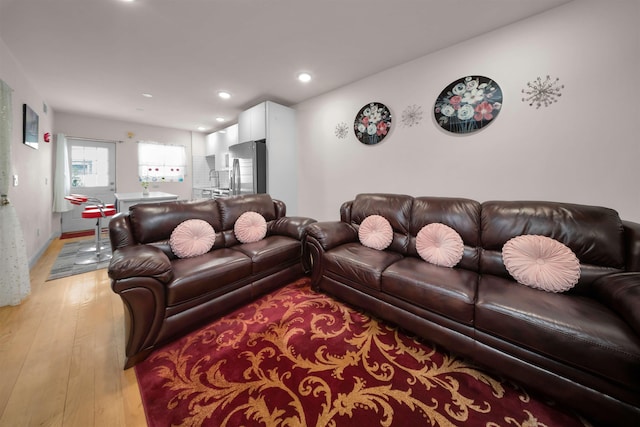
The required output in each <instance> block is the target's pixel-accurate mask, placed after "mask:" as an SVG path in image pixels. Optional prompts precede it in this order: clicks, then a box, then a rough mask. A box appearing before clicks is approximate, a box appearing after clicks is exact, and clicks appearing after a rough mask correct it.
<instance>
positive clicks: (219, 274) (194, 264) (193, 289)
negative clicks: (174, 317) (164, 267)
mask: <svg viewBox="0 0 640 427" xmlns="http://www.w3.org/2000/svg"><path fill="white" fill-rule="evenodd" d="M171 264H172V266H173V280H172V281H171V282H170V283H169V284H168V285H167V306H169V307H171V306H173V305H177V304H181V303H183V302H186V301H189V300H191V299H193V298H198V297H201V296H203V295H206V294H208V293H211V292H215V291H218V290H220V291H221V292H222V291H223V290H224V288H225V287H226V286H227V285H230V284H231V283H233V282H236V281H238V280H241V279H244V278H246V277H247V276H250V275H251V259H249V257H248V256H246V255H245V254H243V253H241V252H238V251H234V250H232V249H216V250H214V251H211V252H208V253H206V254H204V255H200V256H197V257H195V258H183V259H176V260H173V261H172V263H171Z"/></svg>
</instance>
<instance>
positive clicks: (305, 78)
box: [298, 73, 311, 83]
mask: <svg viewBox="0 0 640 427" xmlns="http://www.w3.org/2000/svg"><path fill="white" fill-rule="evenodd" d="M298 80H300V81H301V82H303V83H307V82H310V81H311V74H309V73H300V74H298Z"/></svg>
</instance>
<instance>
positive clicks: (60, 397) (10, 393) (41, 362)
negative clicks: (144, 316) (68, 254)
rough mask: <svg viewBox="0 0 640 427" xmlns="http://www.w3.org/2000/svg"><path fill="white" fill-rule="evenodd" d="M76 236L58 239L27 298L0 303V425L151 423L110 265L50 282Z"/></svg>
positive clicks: (35, 270)
mask: <svg viewBox="0 0 640 427" xmlns="http://www.w3.org/2000/svg"><path fill="white" fill-rule="evenodd" d="M75 240H78V239H75ZM70 241H73V240H71V239H70V240H63V241H61V240H55V241H53V242H52V244H51V245H50V247H49V248H48V249H47V251H46V252H45V253H44V255H43V256H42V257H41V259H40V260H39V261H38V263H37V265H35V266H34V268H33V269H32V270H31V295H30V296H29V297H28V298H27V299H26V300H25V301H24V302H23V303H22V304H21V305H19V306H17V307H2V308H0V426H7V427H9V426H11V427H13V426H73V427H76V426H82V427H86V426H110V427H112V426H146V421H145V416H144V410H143V408H142V402H141V400H140V392H139V389H138V383H137V381H136V376H135V373H134V370H133V369H129V370H127V371H124V370H123V369H122V367H123V365H124V312H123V307H122V302H121V301H120V297H119V296H118V295H116V294H115V293H113V291H111V287H110V283H109V279H108V277H107V272H106V269H104V270H98V271H96V272H91V273H85V274H81V275H76V276H71V277H67V278H63V279H58V280H54V281H51V282H45V280H46V279H47V276H48V274H49V270H50V268H51V266H52V265H53V263H54V261H55V259H56V256H57V254H58V252H59V251H60V249H61V248H62V245H63V243H65V242H70ZM0 274H2V273H1V272H0Z"/></svg>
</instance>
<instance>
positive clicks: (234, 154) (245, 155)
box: [229, 139, 267, 196]
mask: <svg viewBox="0 0 640 427" xmlns="http://www.w3.org/2000/svg"><path fill="white" fill-rule="evenodd" d="M229 161H230V162H231V163H230V164H231V173H230V177H229V194H230V195H231V196H235V195H240V194H256V193H266V192H267V144H266V140H264V139H262V140H259V141H249V142H242V143H240V144H235V145H232V146H230V147H229Z"/></svg>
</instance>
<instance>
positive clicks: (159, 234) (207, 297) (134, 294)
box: [108, 194, 314, 369]
mask: <svg viewBox="0 0 640 427" xmlns="http://www.w3.org/2000/svg"><path fill="white" fill-rule="evenodd" d="M249 211H252V212H257V213H259V214H261V215H262V216H263V217H264V218H265V220H266V222H267V234H266V237H265V238H264V239H262V240H260V241H257V242H253V243H244V244H243V243H240V242H239V241H238V240H237V238H236V236H235V234H234V224H235V222H236V220H237V219H238V218H239V217H240V215H241V214H243V213H244V212H249ZM190 219H200V220H204V221H206V222H208V223H209V224H210V225H211V226H212V227H213V229H214V231H215V233H216V237H215V241H214V245H213V248H212V249H211V250H210V251H209V252H207V253H205V254H203V255H199V256H196V257H192V258H178V257H176V256H175V254H174V253H173V251H172V249H171V246H170V243H169V239H170V236H171V233H172V232H173V230H174V229H175V228H176V227H177V226H178V225H179V224H181V223H182V222H184V221H186V220H190ZM312 222H314V220H312V219H309V218H301V217H287V216H286V207H285V205H284V203H283V202H281V201H279V200H273V199H272V198H271V197H270V196H269V195H267V194H254V195H246V196H237V197H230V198H226V199H215V200H198V201H176V202H163V203H150V204H138V205H134V206H132V207H131V208H130V210H129V212H121V213H118V214H117V215H115V216H114V217H113V218H112V219H111V222H110V224H109V236H110V239H111V246H112V248H113V258H112V259H111V262H110V264H109V270H108V273H109V277H110V278H111V287H112V289H113V291H114V292H116V293H118V294H119V295H120V297H121V298H122V302H123V304H124V308H125V324H126V362H125V369H127V368H129V367H131V366H133V365H135V364H136V363H138V362H140V361H142V360H144V359H145V358H146V357H147V356H148V355H149V353H150V352H151V351H152V350H153V349H154V348H156V347H158V346H159V345H162V344H164V343H166V342H168V341H171V340H172V339H175V338H177V337H179V336H180V335H182V334H184V333H186V332H189V331H190V330H193V329H195V328H196V327H198V326H201V325H202V324H204V323H205V322H207V321H210V320H211V319H212V318H215V317H219V316H221V315H223V314H225V313H227V312H229V311H231V310H232V309H234V308H236V307H238V306H240V305H242V304H244V303H247V302H249V301H251V300H253V299H255V298H256V297H258V296H259V295H261V294H264V293H267V292H269V291H271V290H273V289H275V288H277V287H279V286H283V285H285V284H287V283H289V282H291V281H293V280H295V279H297V278H299V277H301V276H303V275H304V274H305V269H304V267H303V264H302V259H303V258H302V250H303V247H302V243H301V240H302V237H303V233H304V229H305V227H306V226H307V225H309V224H311V223H312Z"/></svg>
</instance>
